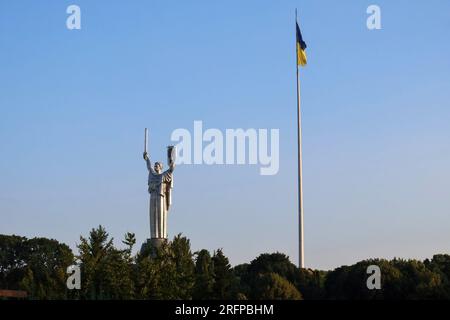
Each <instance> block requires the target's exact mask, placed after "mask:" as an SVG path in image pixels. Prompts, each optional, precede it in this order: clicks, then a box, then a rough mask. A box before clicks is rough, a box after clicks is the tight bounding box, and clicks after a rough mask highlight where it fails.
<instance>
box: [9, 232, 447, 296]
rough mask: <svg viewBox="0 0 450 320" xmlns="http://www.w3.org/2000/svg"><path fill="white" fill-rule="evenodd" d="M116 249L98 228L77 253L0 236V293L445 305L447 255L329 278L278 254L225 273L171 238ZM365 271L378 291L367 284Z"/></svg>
mask: <svg viewBox="0 0 450 320" xmlns="http://www.w3.org/2000/svg"><path fill="white" fill-rule="evenodd" d="M122 242H123V244H124V245H125V249H118V248H116V247H115V246H114V244H113V239H112V238H110V237H109V235H108V233H107V232H106V230H105V229H104V228H103V227H101V226H100V227H98V228H96V229H92V230H91V232H90V234H89V236H88V237H87V238H85V237H80V244H79V245H78V254H77V255H74V254H73V252H72V251H71V249H70V248H69V247H68V246H67V245H65V244H62V243H59V242H58V241H56V240H51V239H46V238H34V239H26V238H24V237H19V236H8V235H0V289H9V290H25V291H27V292H28V295H29V298H30V299H238V300H245V299H292V300H297V299H450V255H435V256H434V257H433V258H432V259H431V260H428V259H427V260H425V261H423V262H422V261H417V260H401V259H394V260H391V261H388V260H382V259H376V260H365V261H361V262H359V263H357V264H355V265H352V266H343V267H340V268H337V269H335V270H333V271H319V270H311V269H299V268H297V267H296V266H295V265H294V264H292V263H291V262H290V261H289V258H288V257H287V256H286V255H284V254H282V253H273V254H262V255H260V256H258V257H257V258H256V259H254V260H253V261H251V262H250V263H247V264H241V265H237V266H235V267H231V265H230V263H229V261H228V258H227V257H226V256H225V254H224V252H223V251H222V250H221V249H218V250H216V251H214V252H212V253H210V252H209V251H208V250H200V251H198V252H192V251H191V247H190V242H189V240H188V239H187V238H186V237H183V236H181V235H178V236H176V237H175V238H174V239H173V240H172V241H170V242H168V243H166V244H163V245H162V246H161V248H159V249H158V250H156V251H152V252H150V251H151V249H150V248H146V249H145V250H143V252H142V253H138V254H136V255H133V254H132V252H133V247H134V246H135V244H136V239H135V236H134V234H132V233H127V234H126V235H125V238H124V240H123V241H122ZM73 264H76V265H78V266H79V267H80V270H81V289H80V290H69V289H67V286H66V280H67V277H68V274H67V273H66V270H67V267H68V266H70V265H73ZM369 265H377V266H379V267H380V269H381V284H382V286H381V289H380V290H369V289H368V288H367V285H366V280H367V278H368V276H369V275H368V274H367V273H366V271H367V267H368V266H369Z"/></svg>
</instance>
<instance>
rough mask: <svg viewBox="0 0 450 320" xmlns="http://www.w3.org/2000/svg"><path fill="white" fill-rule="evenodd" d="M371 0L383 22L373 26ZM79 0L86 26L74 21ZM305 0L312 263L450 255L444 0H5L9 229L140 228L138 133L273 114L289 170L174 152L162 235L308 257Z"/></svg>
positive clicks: (258, 124)
mask: <svg viewBox="0 0 450 320" xmlns="http://www.w3.org/2000/svg"><path fill="white" fill-rule="evenodd" d="M373 3H374V4H378V5H379V6H380V7H381V10H382V11H381V13H382V28H383V29H382V30H378V31H369V30H368V29H367V28H366V18H367V14H366V8H367V6H368V5H370V4H373ZM70 4H77V5H79V6H80V7H81V11H82V29H81V30H79V31H69V30H67V29H66V26H65V22H66V17H67V14H66V12H65V11H66V8H67V6H68V5H70ZM295 7H297V8H299V10H300V18H301V27H302V31H303V36H304V39H305V41H306V42H307V44H308V49H307V53H308V58H309V64H308V66H307V68H306V69H303V70H302V73H303V74H302V107H303V121H304V122H303V134H304V135H303V139H304V150H303V151H304V196H305V233H306V235H305V240H306V265H307V266H308V267H313V268H324V269H328V268H334V267H336V266H339V265H343V264H351V263H354V262H356V261H358V260H361V259H365V258H372V257H386V258H392V257H394V256H395V257H405V258H408V257H414V258H421V259H422V258H425V257H430V256H431V255H432V254H434V253H439V252H446V253H449V252H450V169H449V164H450V143H449V141H450V125H449V124H450V59H449V57H450V42H449V41H448V32H449V30H450V2H449V1H445V0H442V1H438V0H434V1H420V2H419V1H345V2H342V1H341V2H339V3H338V2H336V1H283V2H281V1H277V2H275V1H221V2H219V1H81V0H76V1H75V0H73V1H5V0H1V2H0V66H1V68H0V112H1V113H0V155H1V156H0V215H1V220H0V233H4V234H19V235H24V236H28V237H34V236H43V237H51V238H55V239H58V240H59V241H62V242H65V243H67V244H69V245H70V246H71V247H72V248H75V245H76V243H77V242H78V241H79V240H78V239H79V236H80V234H83V235H87V233H88V232H89V230H90V229H91V228H92V227H95V226H97V225H99V224H102V225H104V226H105V227H106V228H107V230H108V231H109V232H110V234H111V235H112V236H114V238H115V239H116V244H118V245H119V244H120V241H119V240H120V239H121V238H122V236H123V234H124V233H125V232H127V231H131V232H135V233H136V235H137V239H138V246H140V244H141V243H142V241H144V240H145V238H147V237H148V236H149V222H148V194H147V190H146V174H147V173H146V168H145V163H144V161H143V160H142V145H143V141H142V140H143V128H144V127H149V128H150V134H151V140H150V144H151V154H152V155H153V158H154V159H161V160H164V162H165V146H166V145H168V144H169V143H170V134H171V132H172V131H173V130H174V129H176V128H187V129H192V126H193V121H194V120H203V123H204V126H205V127H208V128H219V129H225V128H269V129H270V128H279V129H280V139H281V146H280V152H281V154H280V157H281V159H280V161H281V166H280V171H279V173H278V175H275V176H260V175H259V169H258V167H257V166H206V165H203V166H201V165H200V166H199V165H197V166H179V167H178V168H177V169H176V176H175V179H176V180H175V190H174V194H173V198H174V205H173V208H172V210H171V212H170V216H169V236H170V237H172V236H173V235H175V234H177V233H179V232H182V233H183V234H184V235H186V236H187V237H189V238H190V239H191V243H192V246H193V249H194V250H196V249H200V248H207V249H210V250H213V249H216V248H220V247H222V248H223V249H224V252H225V254H226V255H227V256H228V257H230V260H231V263H232V264H237V263H242V262H248V261H250V260H251V259H253V258H254V257H255V256H257V255H258V254H260V253H263V252H272V251H277V250H278V251H281V252H284V253H286V254H288V255H289V256H290V257H291V259H292V261H294V262H295V263H297V259H298V255H297V212H296V208H297V199H296V192H297V189H296V122H295V116H296V114H295V112H296V111H295V110H296V109H295V108H296V102H295V101H296V100H295V99H296V98H295V97H296V95H295V42H294V41H295V29H294V21H293V19H294V8H295Z"/></svg>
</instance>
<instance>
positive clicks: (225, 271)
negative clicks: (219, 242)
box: [212, 249, 236, 299]
mask: <svg viewBox="0 0 450 320" xmlns="http://www.w3.org/2000/svg"><path fill="white" fill-rule="evenodd" d="M212 263H213V270H214V284H213V294H212V298H213V299H232V298H234V294H235V292H234V291H235V290H234V289H235V288H236V282H235V278H234V275H233V272H232V270H231V266H230V263H229V261H228V258H227V257H226V256H225V255H224V254H223V251H222V249H218V250H217V251H215V252H214V255H213V257H212Z"/></svg>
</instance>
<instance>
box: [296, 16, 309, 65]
mask: <svg viewBox="0 0 450 320" xmlns="http://www.w3.org/2000/svg"><path fill="white" fill-rule="evenodd" d="M295 25H296V26H297V65H299V66H302V67H303V66H305V65H306V53H305V49H306V43H305V41H303V37H302V33H301V32H300V28H299V26H298V23H297V22H296V23H295Z"/></svg>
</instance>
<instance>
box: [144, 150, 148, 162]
mask: <svg viewBox="0 0 450 320" xmlns="http://www.w3.org/2000/svg"><path fill="white" fill-rule="evenodd" d="M144 160H146V161H147V160H148V154H147V152H144Z"/></svg>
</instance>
